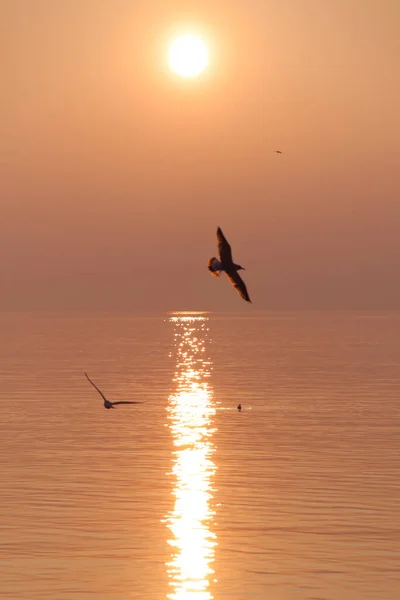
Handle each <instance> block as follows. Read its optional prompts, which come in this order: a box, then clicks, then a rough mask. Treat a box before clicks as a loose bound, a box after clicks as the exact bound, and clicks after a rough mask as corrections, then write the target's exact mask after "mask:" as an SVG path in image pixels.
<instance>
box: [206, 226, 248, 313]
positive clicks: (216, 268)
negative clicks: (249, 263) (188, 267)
mask: <svg viewBox="0 0 400 600" xmlns="http://www.w3.org/2000/svg"><path fill="white" fill-rule="evenodd" d="M217 242H218V252H219V260H218V258H216V257H215V256H213V257H212V258H210V260H209V261H208V265H207V266H208V270H209V271H210V273H211V274H212V275H214V276H215V277H219V276H220V275H221V272H222V271H223V272H224V273H226V276H227V277H228V279H229V281H230V282H231V284H232V285H233V287H234V288H235V289H236V290H237V291H238V293H239V294H240V296H241V297H242V298H243V300H246V302H251V300H250V296H249V294H248V293H247V288H246V285H245V283H244V281H243V279H242V278H241V277H240V275H239V273H238V271H240V269H242V270H244V267H241V266H240V265H237V264H236V263H234V262H233V260H232V250H231V247H230V245H229V244H228V242H227V240H226V238H225V236H224V234H223V233H222V230H221V228H220V227H218V229H217Z"/></svg>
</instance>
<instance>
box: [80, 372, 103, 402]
mask: <svg viewBox="0 0 400 600" xmlns="http://www.w3.org/2000/svg"><path fill="white" fill-rule="evenodd" d="M85 376H86V379H87V380H88V381H89V382H90V383H91V384H92V386H93V387H94V388H96V390H97V391H98V392H99V394H100V396H101V397H102V398H103V400H107V398H106V397H105V395H104V394H103V392H101V391H100V390H99V388H98V387H97V385H96V384H95V383H93V381H92V380H91V379H90V377H89V375H88V374H87V373H85Z"/></svg>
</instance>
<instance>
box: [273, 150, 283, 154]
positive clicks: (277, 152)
mask: <svg viewBox="0 0 400 600" xmlns="http://www.w3.org/2000/svg"><path fill="white" fill-rule="evenodd" d="M274 152H276V154H282V151H281V150H274Z"/></svg>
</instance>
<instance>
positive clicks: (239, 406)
mask: <svg viewBox="0 0 400 600" xmlns="http://www.w3.org/2000/svg"><path fill="white" fill-rule="evenodd" d="M237 409H238V411H239V412H241V410H242V405H241V404H238V405H237Z"/></svg>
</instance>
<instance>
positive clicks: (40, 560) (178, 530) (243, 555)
mask: <svg viewBox="0 0 400 600" xmlns="http://www.w3.org/2000/svg"><path fill="white" fill-rule="evenodd" d="M0 330H1V337H0V394H1V401H2V416H1V422H0V436H1V448H2V451H1V453H0V468H1V485H0V528H1V529H0V536H1V537H0V597H1V598H5V599H7V600H88V599H89V598H96V600H128V599H129V600H131V599H137V600H139V599H140V600H144V599H152V600H153V599H154V600H159V599H165V598H169V599H170V600H223V599H229V600H250V599H257V600H301V599H303V600H336V599H337V600H372V599H373V600H398V598H400V479H399V469H400V442H399V440H400V409H399V407H400V401H399V398H400V343H399V339H400V314H399V313H387V314H383V313H382V314H380V313H374V314H361V313H360V314H357V313H328V312H326V313H264V314H252V315H251V316H248V315H232V316H221V315H218V314H207V313H198V314H193V313H190V314H189V313H176V314H169V315H158V316H154V317H146V318H139V317H129V316H119V317H117V316H112V315H104V316H101V315H100V316H95V317H94V316H63V315H26V314H1V315H0ZM85 370H86V371H87V372H88V373H89V375H90V376H91V377H92V378H93V379H94V381H95V382H96V383H97V385H98V386H99V387H100V388H101V389H102V391H103V392H104V393H105V394H106V396H107V397H108V398H109V399H110V400H117V399H120V400H129V399H136V400H142V401H144V404H140V405H133V406H129V405H126V406H123V405H121V406H118V407H116V409H114V410H105V409H104V408H103V403H102V399H101V398H100V396H99V395H98V394H97V393H96V391H95V390H94V389H93V388H92V387H91V386H90V385H89V384H88V382H87V380H86V379H85V378H84V376H83V371H85ZM239 402H240V403H241V404H242V406H243V411H242V412H241V413H239V412H237V410H236V406H237V404H238V403H239Z"/></svg>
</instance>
